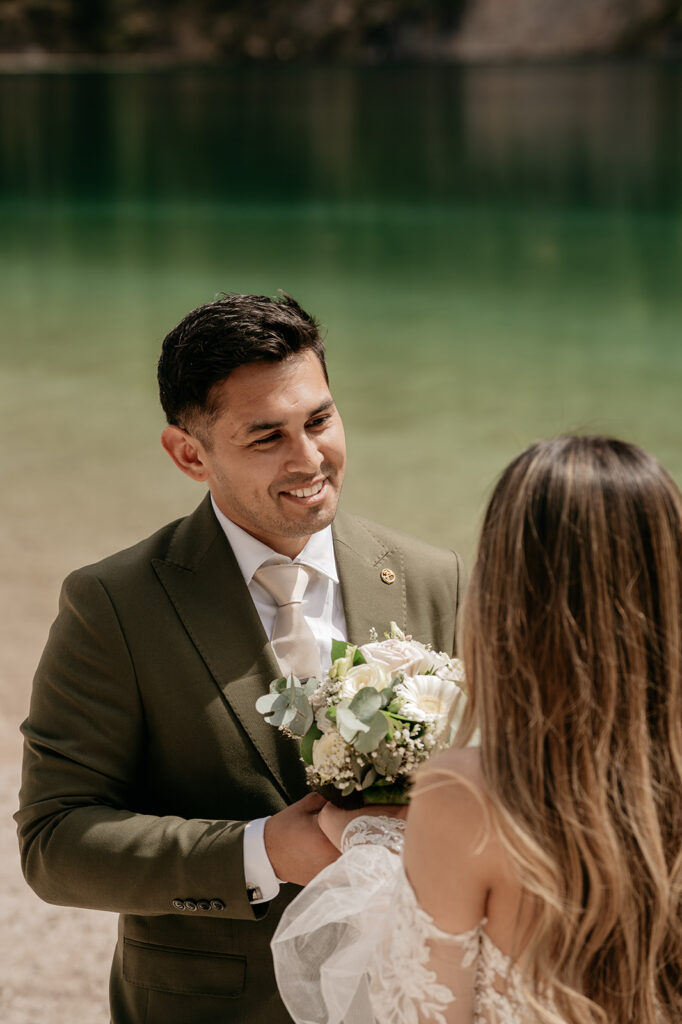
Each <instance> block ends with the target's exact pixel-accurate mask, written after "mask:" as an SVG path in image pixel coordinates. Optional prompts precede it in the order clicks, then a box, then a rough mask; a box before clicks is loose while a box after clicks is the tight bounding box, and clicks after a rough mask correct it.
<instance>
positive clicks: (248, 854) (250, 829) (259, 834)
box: [244, 818, 280, 903]
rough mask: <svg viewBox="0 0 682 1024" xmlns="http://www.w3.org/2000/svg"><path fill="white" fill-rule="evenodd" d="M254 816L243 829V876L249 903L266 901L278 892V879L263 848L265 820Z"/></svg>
mask: <svg viewBox="0 0 682 1024" xmlns="http://www.w3.org/2000/svg"><path fill="white" fill-rule="evenodd" d="M267 820H268V819H267V818H255V819H254V820H253V821H249V822H247V825H246V828H245V829H244V878H245V879H246V888H247V891H248V893H249V902H250V903H268V902H269V901H270V900H274V898H275V896H276V895H277V893H278V892H279V884H280V880H279V878H278V877H277V875H276V874H275V872H274V869H273V867H272V864H271V863H270V858H269V857H268V855H267V852H266V850H265V822H266V821H267Z"/></svg>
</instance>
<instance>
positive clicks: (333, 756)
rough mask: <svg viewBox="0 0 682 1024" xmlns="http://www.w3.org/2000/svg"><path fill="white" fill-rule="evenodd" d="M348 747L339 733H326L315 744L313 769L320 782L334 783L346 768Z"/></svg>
mask: <svg viewBox="0 0 682 1024" xmlns="http://www.w3.org/2000/svg"><path fill="white" fill-rule="evenodd" d="M347 753H348V747H347V746H346V744H345V742H344V741H343V740H342V738H341V737H340V736H339V734H338V732H336V731H334V732H326V733H325V734H324V736H321V737H320V738H319V740H315V741H314V743H313V768H314V769H315V771H316V772H317V773H318V775H319V777H320V780H321V781H322V782H323V783H324V782H333V781H334V779H335V778H336V777H337V775H338V774H339V772H340V771H341V770H342V769H343V768H344V767H345V766H346V756H347Z"/></svg>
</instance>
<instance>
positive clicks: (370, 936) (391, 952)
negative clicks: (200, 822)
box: [272, 816, 532, 1024]
mask: <svg viewBox="0 0 682 1024" xmlns="http://www.w3.org/2000/svg"><path fill="white" fill-rule="evenodd" d="M403 829H404V822H403V821H401V820H399V819H396V818H388V817H371V816H366V817H359V818H355V819H354V820H353V822H352V823H351V824H350V825H349V826H348V827H347V828H346V830H345V832H344V836H343V854H342V856H341V857H339V859H338V860H337V861H336V862H335V863H334V864H332V865H330V866H329V867H328V868H326V869H325V870H324V871H322V872H321V873H320V874H319V875H318V876H317V878H315V879H313V881H312V882H311V883H310V885H308V886H307V887H306V888H305V889H303V891H302V892H301V893H300V895H299V896H298V897H297V898H296V899H295V900H294V901H293V903H291V904H290V906H289V907H288V909H287V910H286V911H285V913H284V916H283V918H282V920H281V922H280V924H279V926H278V928H277V931H276V933H275V936H274V938H273V942H272V950H273V955H274V962H275V973H276V976H277V984H278V985H279V989H280V993H281V995H282V998H283V1000H284V1003H285V1005H286V1007H287V1009H288V1011H289V1013H290V1014H291V1016H292V1017H293V1019H294V1021H295V1022H296V1024H373V1022H376V1024H422V1022H424V1024H426V1022H429V1024H430V1022H433V1024H528V1021H529V1020H530V1019H532V1014H531V1015H530V1016H529V1014H528V1009H527V1008H526V1011H525V1013H523V1012H522V998H521V990H520V985H519V979H518V976H517V974H516V972H515V969H514V968H513V967H511V966H510V963H509V959H508V957H506V956H505V955H504V954H503V953H502V952H501V951H500V950H499V949H498V948H497V947H496V946H495V945H494V944H493V943H492V941H491V940H490V939H489V937H488V936H487V935H486V933H485V931H484V926H485V923H486V922H485V920H483V921H481V922H480V924H479V925H478V926H477V927H476V928H474V929H472V930H471V931H469V932H466V933H463V934H459V935H451V934H449V933H447V932H443V931H441V930H440V929H439V928H437V927H436V925H435V924H434V922H433V919H432V918H431V917H430V916H429V915H428V914H427V913H426V911H424V910H423V909H422V908H421V907H420V906H419V904H418V903H417V899H416V897H415V895H414V892H413V890H412V888H411V886H410V883H409V881H408V879H407V876H406V875H405V871H404V869H403V863H402V858H401V856H400V852H399V851H400V848H401V847H402V831H403Z"/></svg>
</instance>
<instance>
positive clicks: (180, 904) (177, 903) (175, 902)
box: [173, 900, 185, 910]
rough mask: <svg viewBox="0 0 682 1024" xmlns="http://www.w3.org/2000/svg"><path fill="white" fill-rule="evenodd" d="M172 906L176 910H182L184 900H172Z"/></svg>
mask: <svg viewBox="0 0 682 1024" xmlns="http://www.w3.org/2000/svg"><path fill="white" fill-rule="evenodd" d="M173 906H174V907H175V909H176V910H184V909H185V901H184V900H173Z"/></svg>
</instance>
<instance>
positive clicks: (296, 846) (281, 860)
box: [264, 793, 339, 885]
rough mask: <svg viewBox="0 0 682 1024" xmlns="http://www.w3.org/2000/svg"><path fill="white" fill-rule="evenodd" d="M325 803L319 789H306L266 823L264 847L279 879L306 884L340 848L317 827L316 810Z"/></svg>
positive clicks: (333, 857)
mask: <svg viewBox="0 0 682 1024" xmlns="http://www.w3.org/2000/svg"><path fill="white" fill-rule="evenodd" d="M324 805H325V800H324V798H323V797H321V796H320V795H319V793H309V794H308V795H307V796H304V797H303V799H302V800H297V801H296V803H295V804H291V806H290V807H285V808H284V810H283V811H279V812H278V813H277V814H273V816H272V817H271V818H268V820H267V821H266V823H265V833H264V839H265V851H266V853H267V855H268V857H269V858H270V863H271V864H272V867H273V870H274V872H275V874H276V875H277V877H278V878H279V879H280V880H281V881H282V882H295V883H296V884H297V885H307V884H308V882H309V881H310V880H311V879H312V878H314V877H315V875H317V874H319V872H320V871H321V870H322V868H326V867H327V865H328V864H331V863H332V861H335V860H336V858H337V857H338V856H339V851H338V850H337V849H336V847H335V846H333V845H332V844H331V843H330V842H329V840H328V839H327V837H326V836H325V834H324V832H322V830H321V829H320V825H319V822H318V814H319V812H320V811H321V810H322V808H323V807H324Z"/></svg>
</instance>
